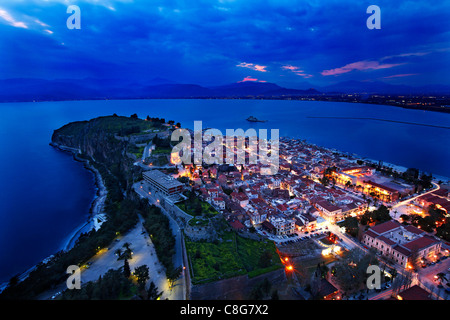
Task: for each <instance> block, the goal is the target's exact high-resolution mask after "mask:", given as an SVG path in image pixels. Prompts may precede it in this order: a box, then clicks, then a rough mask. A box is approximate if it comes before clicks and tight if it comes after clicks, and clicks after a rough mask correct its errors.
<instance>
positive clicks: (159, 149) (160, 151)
mask: <svg viewBox="0 0 450 320" xmlns="http://www.w3.org/2000/svg"><path fill="white" fill-rule="evenodd" d="M171 152H172V149H171V148H163V147H156V148H155V150H153V151H152V154H170V153H171Z"/></svg>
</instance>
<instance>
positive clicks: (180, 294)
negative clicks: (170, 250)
mask: <svg viewBox="0 0 450 320" xmlns="http://www.w3.org/2000/svg"><path fill="white" fill-rule="evenodd" d="M141 187H142V188H141ZM133 189H134V190H135V191H136V193H137V194H139V195H140V196H141V197H142V198H146V199H148V200H149V202H150V203H151V204H154V205H156V206H158V207H159V208H161V211H162V212H163V213H164V214H165V215H166V216H167V217H168V218H169V223H170V227H171V229H172V233H173V235H174V237H175V255H174V260H173V263H174V267H175V268H176V267H179V266H181V267H182V268H183V267H184V263H183V247H182V241H183V236H182V234H181V228H180V227H179V226H178V224H177V222H176V221H175V220H174V219H173V218H172V217H171V216H170V214H168V213H167V211H166V210H165V209H164V208H163V207H161V205H160V202H159V200H160V199H159V198H158V197H156V195H155V193H156V192H155V191H150V192H151V194H149V191H148V190H151V189H148V186H147V185H146V184H143V183H141V182H138V183H135V184H134V185H133ZM185 270H187V269H183V272H182V273H181V276H180V278H179V279H178V280H177V281H176V282H175V284H174V286H173V290H172V291H174V293H173V300H185V298H186V290H188V288H186V284H185V283H186V279H185V272H187V271H185Z"/></svg>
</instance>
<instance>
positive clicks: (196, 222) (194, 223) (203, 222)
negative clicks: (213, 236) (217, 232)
mask: <svg viewBox="0 0 450 320" xmlns="http://www.w3.org/2000/svg"><path fill="white" fill-rule="evenodd" d="M208 223H209V219H206V220H205V219H198V218H195V217H194V218H192V219H191V220H189V225H191V226H207V225H208Z"/></svg>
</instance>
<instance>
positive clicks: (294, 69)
mask: <svg viewBox="0 0 450 320" xmlns="http://www.w3.org/2000/svg"><path fill="white" fill-rule="evenodd" d="M281 69H283V70H289V71H292V72H294V71H302V70H299V67H296V66H292V65H290V64H289V65H287V66H282V67H281Z"/></svg>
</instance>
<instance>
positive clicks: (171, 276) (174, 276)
mask: <svg viewBox="0 0 450 320" xmlns="http://www.w3.org/2000/svg"><path fill="white" fill-rule="evenodd" d="M180 275H181V267H178V268H175V269H173V268H172V270H170V271H169V272H167V274H166V276H167V280H168V281H169V287H170V288H172V286H173V284H174V283H175V281H177V280H178V278H179V277H180Z"/></svg>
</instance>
